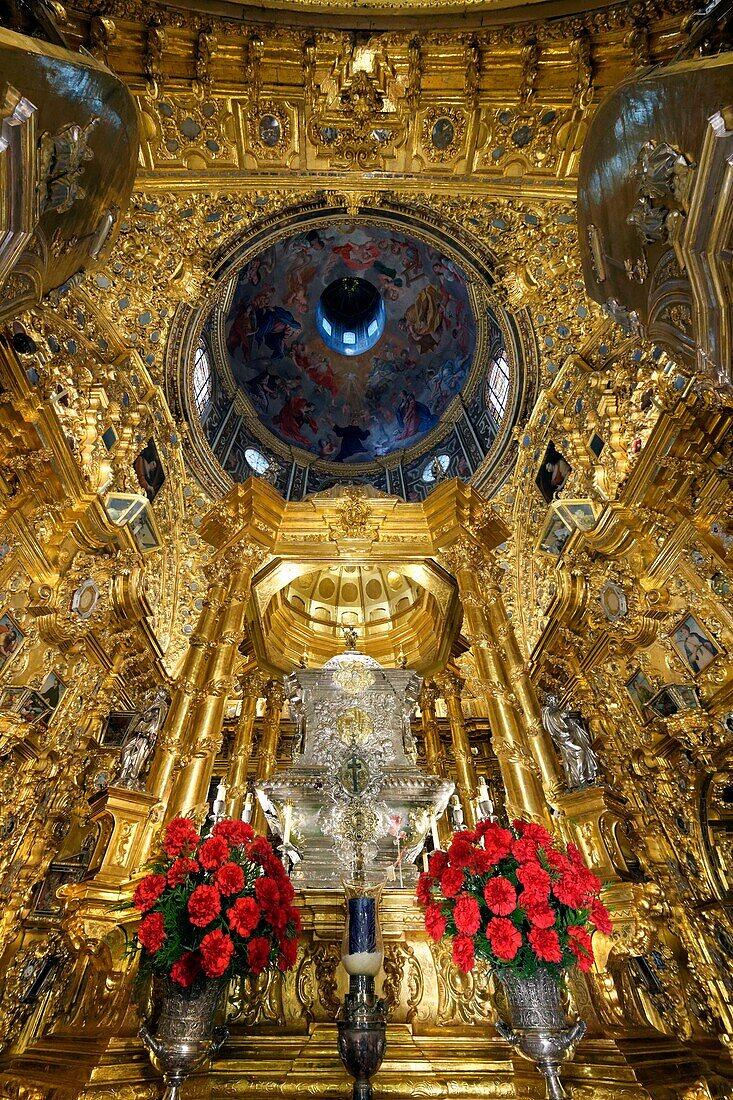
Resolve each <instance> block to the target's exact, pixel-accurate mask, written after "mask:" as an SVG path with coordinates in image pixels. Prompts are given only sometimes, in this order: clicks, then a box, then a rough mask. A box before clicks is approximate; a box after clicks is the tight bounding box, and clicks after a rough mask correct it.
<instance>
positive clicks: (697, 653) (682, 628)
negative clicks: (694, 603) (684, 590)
mask: <svg viewBox="0 0 733 1100" xmlns="http://www.w3.org/2000/svg"><path fill="white" fill-rule="evenodd" d="M670 640H671V642H672V645H673V646H674V648H675V651H676V652H677V654H678V656H679V657H680V658H681V659H682V661H683V662H684V664H685V665H686V667H687V668H688V669H689V670H690V672H691V673H692V674H693V675H694V676H697V675H698V674H699V673H701V672H704V671H705V669H706V668H707V667H708V665H711V664H712V663H713V661H714V660H715V659H716V657H719V656H720V654H721V653H722V652H723V650H722V649H721V647H720V646H719V645H718V643H717V642H716V641H715V640H714V639H713V638H712V637H711V636H710V634H709V633H708V631H707V630H706V629H705V627H704V626H703V625H702V623H701V622H700V621H699V620H698V619H696V618H695V616H694V615H692V614H691V613H689V612H688V613H687V614H686V615H685V616H684V617H683V618H682V619H681V620H680V622H679V623H678V624H677V626H676V627H675V628H674V630H673V632H672V636H671V639H670Z"/></svg>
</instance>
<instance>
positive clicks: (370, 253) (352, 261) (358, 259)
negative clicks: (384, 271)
mask: <svg viewBox="0 0 733 1100" xmlns="http://www.w3.org/2000/svg"><path fill="white" fill-rule="evenodd" d="M378 259H379V248H378V246H377V245H376V244H375V242H374V241H364V242H363V243H362V244H359V243H358V242H357V241H346V242H345V243H344V244H337V245H336V246H335V247H334V248H332V249H331V255H330V257H329V259H328V263H327V264H326V268H325V272H324V273H325V274H327V273H328V272H329V271H330V270H331V269H332V268H333V267H335V265H336V264H337V263H338V261H339V260H342V261H343V263H345V264H346V266H347V267H348V269H349V271H368V270H369V268H370V267H373V266H374V261H375V260H378Z"/></svg>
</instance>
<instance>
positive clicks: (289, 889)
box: [277, 875, 295, 905]
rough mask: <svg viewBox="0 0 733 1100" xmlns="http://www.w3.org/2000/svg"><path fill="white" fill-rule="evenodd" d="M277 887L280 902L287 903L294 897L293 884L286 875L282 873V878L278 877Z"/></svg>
mask: <svg viewBox="0 0 733 1100" xmlns="http://www.w3.org/2000/svg"><path fill="white" fill-rule="evenodd" d="M277 888H278V890H279V892H280V901H281V902H282V904H283V905H289V904H290V902H291V901H292V900H293V898H294V897H295V887H294V886H293V884H292V882H291V881H290V879H289V878H288V876H287V875H284V876H283V878H281V879H278V881H277Z"/></svg>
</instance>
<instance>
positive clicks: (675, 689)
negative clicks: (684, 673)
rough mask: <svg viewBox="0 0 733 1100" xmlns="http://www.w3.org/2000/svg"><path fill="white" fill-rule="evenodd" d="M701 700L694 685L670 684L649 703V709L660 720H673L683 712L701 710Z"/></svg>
mask: <svg viewBox="0 0 733 1100" xmlns="http://www.w3.org/2000/svg"><path fill="white" fill-rule="evenodd" d="M699 708H700V698H699V696H698V694H697V688H696V687H695V685H694V684H668V685H667V686H666V687H663V688H662V690H661V691H658V692H657V694H656V695H655V696H654V698H653V699H650V701H649V709H650V710H652V711H654V713H655V714H657V715H659V717H660V718H671V717H672V716H673V715H675V714H679V713H680V711H683V710H699Z"/></svg>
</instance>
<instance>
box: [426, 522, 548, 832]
mask: <svg viewBox="0 0 733 1100" xmlns="http://www.w3.org/2000/svg"><path fill="white" fill-rule="evenodd" d="M443 557H444V561H445V564H446V566H447V568H448V569H449V570H450V571H451V573H452V574H453V576H454V577H455V578H456V582H457V584H458V594H459V596H460V600H461V604H462V606H463V616H464V625H463V633H464V636H465V637H466V638H467V639H468V641H469V642H470V643H471V649H472V653H473V657H474V661H475V665H476V673H477V676H478V679H479V681H480V683H481V688H482V691H483V695H484V698H485V700H486V709H487V713H488V716H489V721H490V723H491V732H492V745H493V749H494V753H495V754H496V757H497V759H498V760H499V766H500V768H501V775H502V779H503V781H504V787H505V789H506V796H507V810H508V812H509V815H510V816H518V815H523V816H528V817H530V818H532V819H534V820H536V821H541V822H543V823H547V821H548V819H549V814H548V809H547V803H546V801H545V797H544V793H543V789H542V783H541V772H540V769H539V767H538V765H537V763H536V762H535V759H534V757H533V755H532V753H531V752H530V749H529V745H528V738H527V736H526V734H525V731H524V729H523V728H522V725H523V723H522V721H521V720H520V715H519V713H518V707H517V706H516V702H515V699H514V695H513V692H512V688H511V680H510V675H509V669H508V667H507V663H506V659H505V656H504V652H503V650H502V648H501V646H500V645H499V642H498V640H497V637H496V630H495V628H494V626H493V625H492V623H491V621H490V618H489V613H488V608H487V599H486V595H485V592H486V589H487V584H489V583H490V584H491V590H492V597H493V598H494V599H496V600H501V595H500V593H498V592H497V589H498V581H497V579H496V576H495V575H494V576H493V577H492V573H493V571H494V570H495V569H496V566H495V565H494V563H493V562H491V561H489V560H488V559H487V557H486V554H485V552H484V550H483V549H482V548H481V547H480V546H479V545H478V544H477V543H476V542H474V541H473V540H472V539H470V538H465V537H464V538H461V539H459V540H457V541H456V542H455V543H454V544H453V545H452V546H451V547H450V548H449V549H447V550H445V551H444V552H443Z"/></svg>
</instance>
